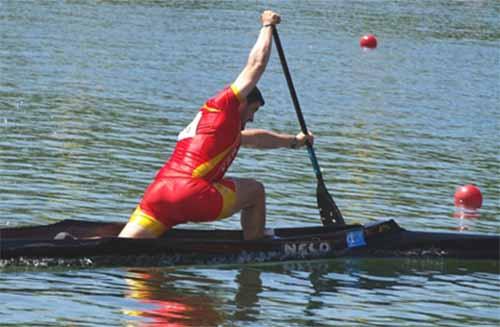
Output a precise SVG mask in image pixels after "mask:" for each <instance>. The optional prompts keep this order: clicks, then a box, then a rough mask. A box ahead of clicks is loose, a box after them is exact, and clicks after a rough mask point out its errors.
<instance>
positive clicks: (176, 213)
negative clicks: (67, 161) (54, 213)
mask: <svg viewBox="0 0 500 327" xmlns="http://www.w3.org/2000/svg"><path fill="white" fill-rule="evenodd" d="M280 21H281V17H280V16H279V15H278V14H277V13H275V12H273V11H270V10H267V11H264V12H263V13H262V15H261V23H262V28H261V30H260V34H259V36H258V39H257V42H256V43H255V45H254V46H253V48H252V50H251V51H250V55H249V57H248V61H247V64H246V65H245V68H244V69H243V70H242V71H241V73H240V74H239V76H238V77H237V78H236V80H235V81H234V82H233V84H231V85H230V86H229V87H227V88H225V89H224V90H222V91H221V92H219V93H218V94H217V95H215V96H214V97H212V98H210V99H209V100H208V101H207V102H206V103H205V104H204V105H203V106H202V108H201V109H200V111H199V112H198V114H197V115H196V117H195V118H194V120H193V121H192V122H191V123H190V124H189V125H188V126H187V127H186V128H185V129H184V130H183V131H182V132H181V133H180V134H179V136H178V139H177V144H176V147H175V149H174V151H173V153H172V155H171V157H170V159H169V160H168V161H167V162H166V163H165V165H164V166H163V167H162V168H161V169H160V170H159V172H158V173H157V175H156V177H155V179H154V181H153V182H152V183H151V184H150V185H149V187H148V188H147V189H146V191H145V193H144V196H143V198H142V200H141V201H140V203H139V205H138V206H137V208H136V210H135V211H134V213H133V214H132V216H131V217H130V220H129V222H128V223H127V225H126V226H125V228H124V229H123V230H122V231H121V233H120V235H119V236H120V237H135V238H154V237H158V236H160V235H162V234H163V233H164V232H166V231H167V230H168V229H170V228H172V227H173V226H174V225H178V224H182V223H186V222H189V221H191V222H205V221H214V220H217V219H222V218H226V217H229V216H231V215H233V214H234V213H237V212H239V211H241V226H242V229H243V237H244V238H245V239H246V240H251V239H258V238H262V237H264V228H265V217H266V198H265V191H264V186H263V185H262V183H260V182H258V181H256V180H254V179H249V178H248V179H247V178H227V177H224V174H225V172H226V171H227V169H228V168H229V166H230V165H231V163H232V161H233V159H234V158H235V156H236V154H237V152H238V149H239V147H240V145H241V146H244V147H253V148H261V149H272V148H280V147H284V148H297V147H301V146H304V145H305V144H306V142H310V143H312V142H313V141H314V137H313V135H312V134H311V133H308V135H306V134H303V133H299V134H297V135H288V134H278V133H274V132H271V131H266V130H261V129H245V125H246V123H247V122H252V121H253V117H254V114H255V112H256V111H257V110H258V109H259V107H260V106H263V105H264V99H263V97H262V95H261V93H260V91H259V89H258V88H257V86H256V85H257V82H258V81H259V79H260V77H261V76H262V74H263V73H264V70H265V68H266V65H267V63H268V61H269V56H270V53H271V45H272V26H273V25H276V24H279V23H280Z"/></svg>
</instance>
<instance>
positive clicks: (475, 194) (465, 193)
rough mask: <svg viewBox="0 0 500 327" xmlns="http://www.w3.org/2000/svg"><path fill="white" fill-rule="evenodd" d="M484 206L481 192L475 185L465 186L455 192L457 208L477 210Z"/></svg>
mask: <svg viewBox="0 0 500 327" xmlns="http://www.w3.org/2000/svg"><path fill="white" fill-rule="evenodd" d="M482 205H483V195H482V194H481V190H480V189H479V188H478V187H477V186H475V185H471V184H469V185H465V186H460V187H459V188H457V191H456V192H455V207H460V208H465V209H470V210H475V209H479V208H481V206H482Z"/></svg>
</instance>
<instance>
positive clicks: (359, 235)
mask: <svg viewBox="0 0 500 327" xmlns="http://www.w3.org/2000/svg"><path fill="white" fill-rule="evenodd" d="M346 241H347V247H348V248H355V247H358V246H365V245H366V242H365V234H364V233H363V230H362V229H360V230H355V231H353V232H349V233H347V237H346Z"/></svg>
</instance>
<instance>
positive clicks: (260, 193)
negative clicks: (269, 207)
mask: <svg viewBox="0 0 500 327" xmlns="http://www.w3.org/2000/svg"><path fill="white" fill-rule="evenodd" d="M254 182H255V183H254V190H253V195H254V196H256V197H259V198H265V197H266V189H265V187H264V184H262V183H261V182H259V181H254Z"/></svg>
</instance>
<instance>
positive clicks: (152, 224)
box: [129, 206, 167, 237]
mask: <svg viewBox="0 0 500 327" xmlns="http://www.w3.org/2000/svg"><path fill="white" fill-rule="evenodd" d="M129 221H130V222H133V223H135V224H137V225H139V226H141V227H142V228H144V229H146V230H148V231H149V232H151V233H152V234H153V235H154V236H156V237H158V236H160V235H162V234H163V233H165V232H166V230H167V228H166V227H165V226H164V225H163V224H162V223H161V222H159V221H158V220H156V219H154V218H153V217H151V216H150V215H148V214H147V213H145V212H144V211H142V210H141V208H140V207H139V206H137V208H136V209H135V211H134V213H132V216H130V220H129Z"/></svg>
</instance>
